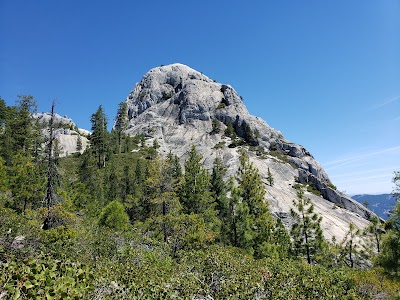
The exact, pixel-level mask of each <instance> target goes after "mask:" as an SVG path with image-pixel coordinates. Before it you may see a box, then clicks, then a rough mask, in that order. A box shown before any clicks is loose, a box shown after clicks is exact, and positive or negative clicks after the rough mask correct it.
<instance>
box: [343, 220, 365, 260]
mask: <svg viewBox="0 0 400 300" xmlns="http://www.w3.org/2000/svg"><path fill="white" fill-rule="evenodd" d="M360 235H361V231H360V230H359V229H358V228H356V227H355V225H354V224H353V223H350V224H349V230H348V231H347V233H346V235H345V237H344V239H343V241H342V243H341V258H342V260H343V261H344V263H345V264H346V265H347V266H348V267H350V268H354V265H355V263H356V262H357V261H359V260H360V258H361V255H362V254H363V253H362V252H361V250H360V245H359V244H358V243H357V239H358V237H359V236H360Z"/></svg>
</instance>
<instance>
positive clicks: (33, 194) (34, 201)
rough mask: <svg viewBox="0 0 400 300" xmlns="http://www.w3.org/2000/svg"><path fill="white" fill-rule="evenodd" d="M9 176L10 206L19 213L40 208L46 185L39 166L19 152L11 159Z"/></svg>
mask: <svg viewBox="0 0 400 300" xmlns="http://www.w3.org/2000/svg"><path fill="white" fill-rule="evenodd" d="M9 174H10V189H11V193H12V196H13V197H12V201H13V203H12V204H11V205H10V206H11V207H12V208H13V209H15V210H17V211H19V212H23V211H25V210H26V209H28V208H31V209H34V208H38V207H40V206H41V205H42V201H43V196H44V191H45V185H46V182H45V176H43V170H42V169H41V168H40V166H39V165H37V164H35V163H34V162H33V160H32V158H31V157H30V156H27V155H26V153H23V152H21V151H20V152H17V153H16V154H15V155H14V156H13V157H12V165H11V167H10V171H9Z"/></svg>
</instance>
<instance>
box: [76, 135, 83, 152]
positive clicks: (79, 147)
mask: <svg viewBox="0 0 400 300" xmlns="http://www.w3.org/2000/svg"><path fill="white" fill-rule="evenodd" d="M82 149H83V146H82V137H81V135H80V134H78V138H77V140H76V151H78V152H81V151H82Z"/></svg>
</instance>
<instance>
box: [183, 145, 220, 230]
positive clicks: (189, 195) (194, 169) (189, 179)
mask: <svg viewBox="0 0 400 300" xmlns="http://www.w3.org/2000/svg"><path fill="white" fill-rule="evenodd" d="M201 160H202V156H201V155H200V154H198V153H197V150H196V147H195V146H192V149H191V150H190V152H189V157H188V159H187V160H186V162H185V172H184V175H183V182H182V185H181V189H180V193H179V196H180V201H181V203H182V205H183V210H184V212H185V213H187V214H190V213H194V214H199V215H200V216H202V217H203V218H204V220H205V222H206V224H207V225H208V226H211V227H212V228H213V231H214V232H216V233H217V232H218V231H219V226H220V221H219V219H218V218H217V211H216V210H215V205H216V203H215V202H214V199H213V198H212V196H211V192H210V190H209V187H210V175H209V174H208V172H207V171H206V170H205V169H204V168H203V165H202V163H201Z"/></svg>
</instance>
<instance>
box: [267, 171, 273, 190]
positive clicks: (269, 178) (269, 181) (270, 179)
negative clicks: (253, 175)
mask: <svg viewBox="0 0 400 300" xmlns="http://www.w3.org/2000/svg"><path fill="white" fill-rule="evenodd" d="M267 180H268V183H269V185H270V186H273V185H274V177H273V176H272V173H271V171H270V170H269V167H268V173H267Z"/></svg>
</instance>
